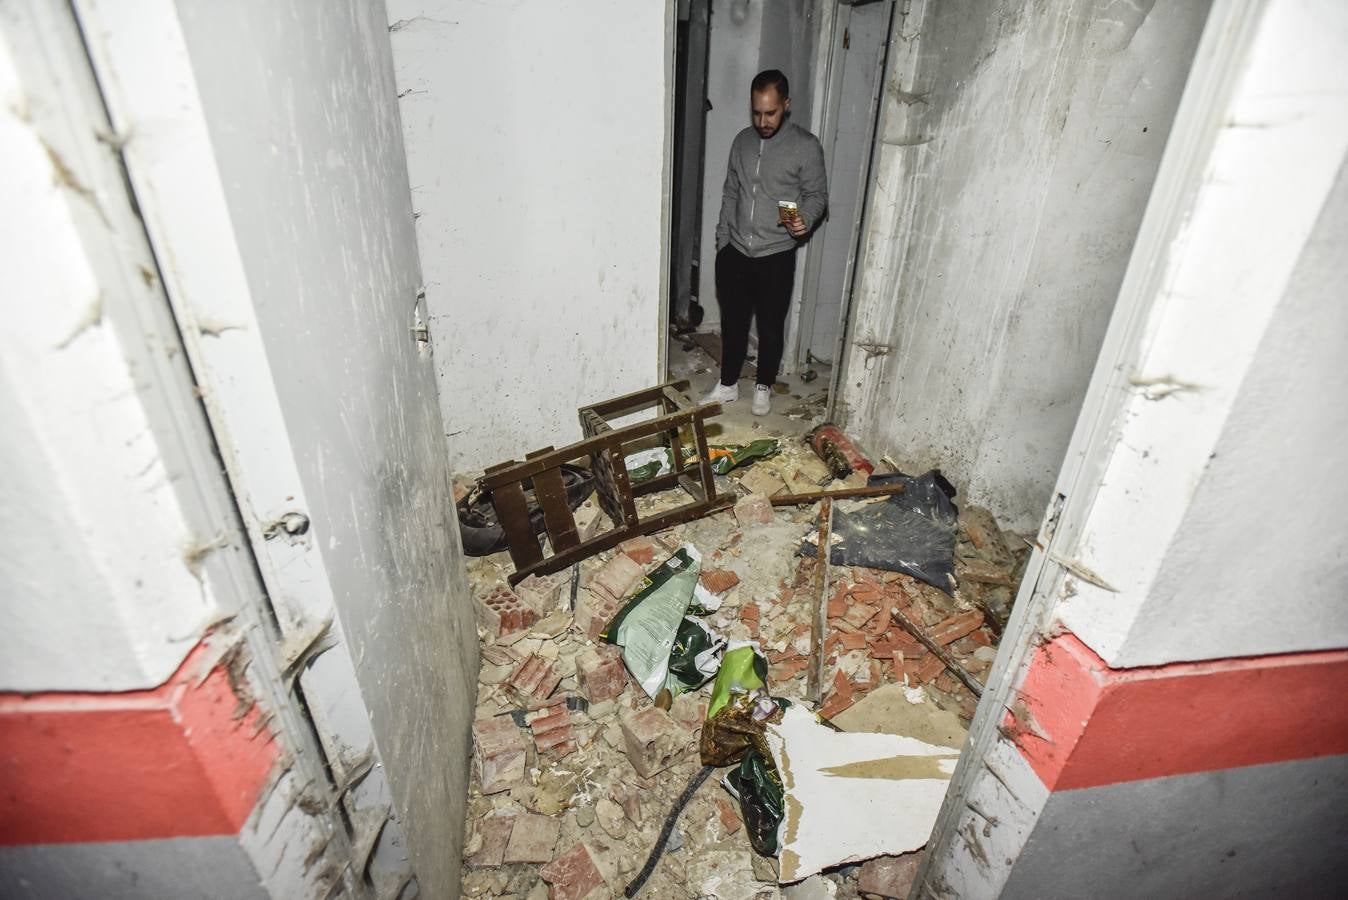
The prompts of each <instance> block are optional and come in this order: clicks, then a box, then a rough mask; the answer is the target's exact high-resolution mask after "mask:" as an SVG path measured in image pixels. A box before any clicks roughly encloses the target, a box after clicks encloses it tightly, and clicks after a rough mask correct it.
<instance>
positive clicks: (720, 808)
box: [716, 797, 744, 834]
mask: <svg viewBox="0 0 1348 900" xmlns="http://www.w3.org/2000/svg"><path fill="white" fill-rule="evenodd" d="M716 811H717V813H719V814H720V816H721V827H722V828H724V829H725V833H726V834H734V833H735V832H737V831H739V830H740V826H741V825H742V824H744V823H743V822H741V821H740V814H739V813H738V812H736V810H735V807H733V806H731V805H730V801H728V800H726V798H724V797H717V798H716Z"/></svg>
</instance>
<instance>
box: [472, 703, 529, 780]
mask: <svg viewBox="0 0 1348 900" xmlns="http://www.w3.org/2000/svg"><path fill="white" fill-rule="evenodd" d="M526 755H527V748H526V747H525V744H524V738H523V736H522V735H521V734H520V730H519V729H518V728H516V727H515V723H514V722H513V721H511V719H510V717H509V716H495V717H492V718H490V719H478V720H477V721H476V722H474V723H473V757H474V760H475V761H476V763H477V767H478V781H479V782H480V785H481V790H482V793H484V794H496V793H500V792H501V791H505V790H509V789H510V788H512V787H515V786H516V785H517V784H519V783H520V782H522V781H523V780H524V763H525V757H526Z"/></svg>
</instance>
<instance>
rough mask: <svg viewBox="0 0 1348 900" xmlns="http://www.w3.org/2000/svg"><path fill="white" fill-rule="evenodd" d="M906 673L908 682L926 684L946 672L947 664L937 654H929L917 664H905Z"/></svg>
mask: <svg viewBox="0 0 1348 900" xmlns="http://www.w3.org/2000/svg"><path fill="white" fill-rule="evenodd" d="M904 671H906V672H907V673H908V680H909V681H911V682H913V683H914V684H926V683H927V682H928V681H931V680H932V679H934V678H935V677H936V676H937V675H939V674H941V673H942V672H943V671H945V664H944V663H942V662H941V661H940V660H939V659H937V658H936V656H935V654H931V653H929V654H927V655H926V656H924V657H922V658H921V659H919V660H917V661H916V662H905V663H904Z"/></svg>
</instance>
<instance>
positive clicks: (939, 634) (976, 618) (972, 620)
mask: <svg viewBox="0 0 1348 900" xmlns="http://www.w3.org/2000/svg"><path fill="white" fill-rule="evenodd" d="M982 624H983V613H981V612H980V611H978V610H976V609H971V610H968V611H967V612H962V613H958V614H956V615H953V616H951V617H950V618H948V619H943V620H941V621H940V622H938V623H936V625H934V626H932V628H931V629H930V630H929V631H928V632H927V636H928V637H930V638H931V639H932V640H933V641H935V642H936V643H937V644H940V645H941V646H942V647H944V646H945V645H946V644H949V643H951V642H952V641H956V640H959V639H960V638H962V637H964V636H965V635H966V634H968V633H970V632H971V631H973V630H974V629H975V628H978V627H979V626H980V625H982Z"/></svg>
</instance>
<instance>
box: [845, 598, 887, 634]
mask: <svg viewBox="0 0 1348 900" xmlns="http://www.w3.org/2000/svg"><path fill="white" fill-rule="evenodd" d="M879 612H880V610H878V609H876V608H875V607H874V606H871V605H869V604H866V603H862V602H860V601H857V600H853V602H852V604H851V605H850V606H848V608H847V612H845V613H843V617H842V618H843V621H844V622H846V623H847V624H848V625H851V626H852V627H853V628H864V627H865V626H866V623H867V622H869V621H870V620H871V619H874V618H875V617H876V615H878V614H879Z"/></svg>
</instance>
